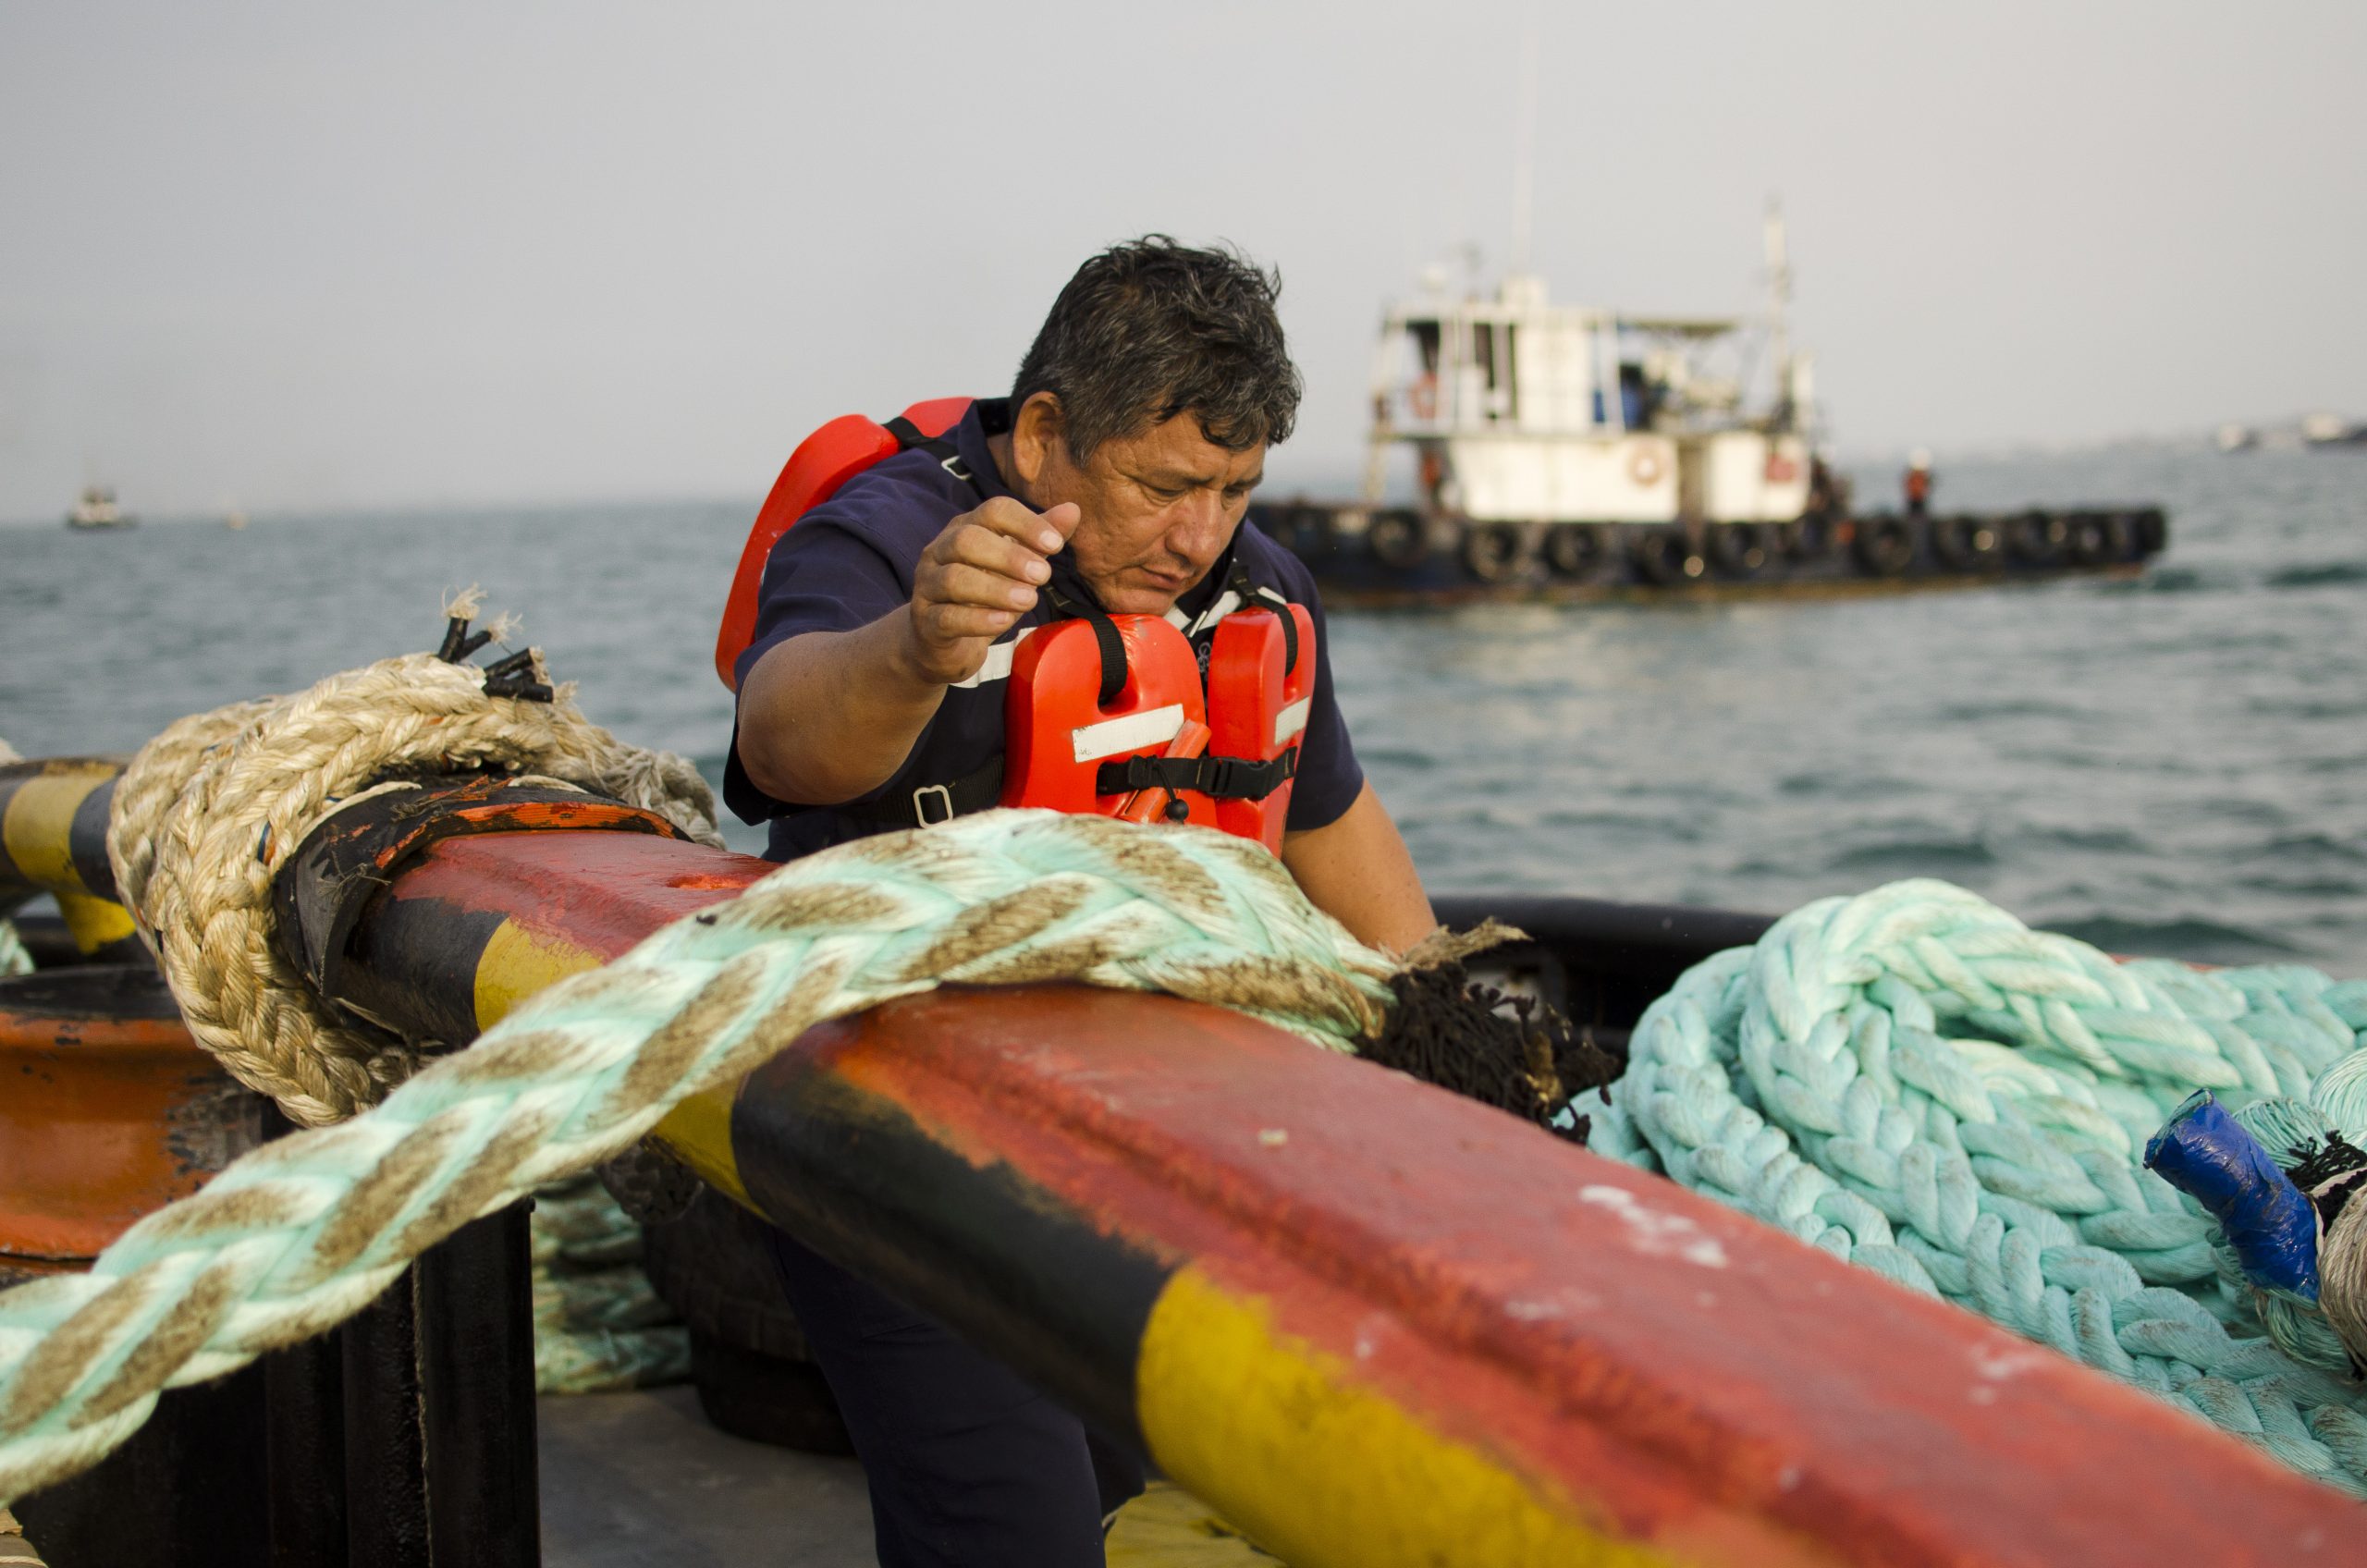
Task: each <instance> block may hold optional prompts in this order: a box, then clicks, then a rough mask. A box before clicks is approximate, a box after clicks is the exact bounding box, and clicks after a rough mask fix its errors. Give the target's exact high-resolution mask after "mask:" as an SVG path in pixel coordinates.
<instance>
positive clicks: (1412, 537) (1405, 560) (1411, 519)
mask: <svg viewBox="0 0 2367 1568" xmlns="http://www.w3.org/2000/svg"><path fill="white" fill-rule="evenodd" d="M1365 548H1366V549H1367V550H1368V551H1370V552H1371V553H1372V558H1373V559H1374V560H1376V561H1379V562H1380V564H1381V565H1383V566H1385V567H1388V568H1390V569H1391V570H1396V571H1404V570H1406V569H1408V568H1410V567H1417V566H1419V565H1421V564H1422V558H1423V557H1426V556H1428V555H1429V553H1430V540H1429V530H1428V529H1426V528H1425V527H1423V525H1422V520H1421V518H1420V517H1419V516H1417V514H1415V513H1413V512H1409V511H1388V512H1375V513H1373V516H1372V523H1371V526H1369V527H1368V528H1367V529H1366V530H1365Z"/></svg>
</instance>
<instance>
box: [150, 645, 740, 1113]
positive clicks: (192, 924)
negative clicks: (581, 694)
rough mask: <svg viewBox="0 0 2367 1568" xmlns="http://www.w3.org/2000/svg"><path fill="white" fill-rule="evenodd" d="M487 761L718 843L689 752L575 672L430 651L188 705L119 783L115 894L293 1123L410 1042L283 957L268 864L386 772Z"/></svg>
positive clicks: (361, 1084)
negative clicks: (552, 691) (219, 702)
mask: <svg viewBox="0 0 2367 1568" xmlns="http://www.w3.org/2000/svg"><path fill="white" fill-rule="evenodd" d="M458 607H459V608H460V609H462V610H468V609H472V608H473V605H472V604H466V605H463V606H458ZM535 673H536V675H537V676H538V677H539V676H540V674H541V668H540V659H539V655H537V657H536V668H535ZM487 766H494V767H500V768H505V769H515V770H523V771H526V772H531V773H537V774H547V775H550V776H552V777H553V778H558V779H560V780H563V781H565V782H567V783H570V784H573V785H576V786H578V787H580V788H584V789H589V790H596V791H599V792H601V793H603V794H610V795H614V796H615V797H616V798H618V799H619V800H622V801H624V802H626V803H627V804H630V805H635V806H641V807H644V808H647V809H651V810H655V811H657V812H659V813H661V814H662V815H665V816H666V817H667V819H668V820H669V821H671V822H673V823H674V824H675V825H676V826H678V827H681V828H683V829H684V830H685V831H686V832H688V833H689V834H690V835H691V836H692V837H693V838H695V839H699V840H700V841H701V842H703V843H707V844H719V843H720V839H717V836H716V832H715V803H714V799H713V797H712V795H711V794H710V793H709V792H708V790H707V787H706V784H705V780H703V779H702V778H699V775H698V770H697V769H696V768H694V767H693V766H691V764H689V763H688V762H686V761H684V760H683V759H682V758H681V757H678V756H673V755H671V754H668V753H653V752H645V751H643V750H641V749H639V748H637V747H633V746H628V745H626V744H624V743H623V742H621V741H619V740H617V738H616V737H615V736H613V735H611V734H609V733H608V731H607V730H606V729H601V728H600V727H599V726H598V725H596V724H594V723H592V722H591V721H590V720H589V719H587V718H585V717H583V712H582V710H581V709H579V708H578V707H577V706H576V705H575V701H574V690H573V688H572V687H571V686H561V687H559V688H558V691H557V693H556V700H554V701H552V702H548V703H535V702H527V701H523V700H520V699H516V698H509V697H489V696H487V695H486V694H485V692H484V671H483V670H480V669H478V668H474V667H473V666H470V665H464V664H448V663H446V662H444V661H443V660H442V659H439V658H437V657H435V655H431V654H409V655H403V656H401V657H399V658H390V659H384V660H381V661H380V662H378V663H376V664H374V665H369V666H366V667H364V668H361V669H355V670H348V671H346V672H344V673H342V674H339V675H333V676H331V677H329V678H328V679H327V680H323V681H321V682H320V683H319V684H317V685H315V686H313V687H312V688H311V689H310V690H309V691H305V692H299V693H297V694H295V695H293V696H287V697H267V698H263V699H259V700H257V701H253V702H247V703H239V704H232V705H230V706H228V707H225V708H219V709H216V710H215V711H214V712H212V713H206V714H198V715H195V716H193V717H189V718H185V719H182V720H180V721H179V722H178V723H177V724H174V725H173V726H171V727H170V728H169V729H166V730H165V731H164V733H162V734H160V735H158V736H157V737H156V738H155V739H154V740H153V741H149V742H148V744H147V745H145V746H143V747H141V749H140V753H139V754H138V755H137V756H135V757H134V758H132V761H131V766H129V768H127V769H126V770H125V772H124V775H123V778H122V779H121V781H120V782H119V783H118V784H117V787H116V793H115V803H114V815H113V817H112V820H111V821H110V822H109V824H108V828H107V858H108V860H109V861H110V863H112V864H113V867H114V870H115V877H116V888H117V895H118V896H119V897H120V898H121V899H122V900H123V902H124V904H125V906H126V907H127V908H129V910H130V911H131V912H132V915H133V918H134V919H135V920H136V921H137V922H138V923H139V926H140V931H141V937H143V939H145V940H146V941H147V943H148V945H149V946H150V947H151V948H152V949H154V951H155V953H156V958H157V962H158V963H159V965H160V966H161V967H162V968H163V970H164V972H165V976H166V979H167V980H168V981H170V982H171V984H172V987H173V995H174V996H175V997H176V998H178V1000H179V1002H180V1005H181V1011H182V1015H183V1017H184V1018H185V1019H186V1020H187V1021H188V1023H189V1027H190V1033H191V1034H192V1035H195V1036H196V1037H197V1039H198V1041H199V1043H200V1044H202V1046H204V1047H206V1049H208V1050H210V1051H212V1052H213V1053H214V1054H215V1056H216V1057H218V1058H220V1059H221V1060H222V1063H223V1065H224V1066H225V1067H226V1068H227V1069H228V1070H229V1072H231V1073H232V1074H233V1075H234V1076H236V1077H237V1078H238V1079H239V1082H241V1083H243V1084H247V1085H249V1086H250V1087H251V1088H254V1089H257V1090H260V1091H261V1092H263V1093H264V1094H267V1095H269V1096H272V1098H274V1099H275V1100H277V1101H278V1102H279V1104H280V1106H281V1108H282V1109H285V1110H286V1111H287V1112H288V1116H289V1117H290V1118H291V1119H293V1120H294V1121H298V1122H300V1123H301V1124H303V1125H305V1126H315V1127H316V1126H322V1125H325V1124H326V1123H328V1122H331V1121H337V1120H338V1119H340V1118H342V1117H346V1116H350V1115H351V1114H352V1113H353V1112H354V1111H355V1110H357V1109H360V1108H361V1107H362V1106H365V1105H369V1104H372V1103H373V1102H374V1101H376V1100H377V1099H379V1098H380V1097H382V1096H384V1095H385V1094H386V1091H387V1089H389V1088H391V1087H392V1086H393V1085H394V1084H399V1083H400V1082H401V1081H402V1080H403V1079H404V1078H405V1077H407V1076H409V1075H410V1073H411V1071H412V1070H413V1068H414V1066H415V1065H416V1062H415V1059H414V1054H413V1052H412V1050H411V1047H409V1046H407V1045H406V1044H405V1043H404V1042H402V1041H400V1040H398V1039H395V1038H393V1037H392V1036H389V1035H382V1034H378V1033H375V1032H372V1031H365V1030H363V1029H360V1028H357V1027H356V1026H354V1025H353V1024H352V1023H350V1022H348V1021H346V1020H343V1019H340V1018H338V1017H336V1016H334V1015H332V1014H330V1013H329V1012H328V1011H325V1009H323V1008H322V1007H321V1006H320V1005H319V1003H318V1002H317V1000H316V999H315V998H313V995H312V994H311V992H310V990H309V989H308V988H307V987H306V986H305V985H304V984H303V982H302V980H301V978H300V976H299V975H298V974H295V973H294V971H293V970H291V969H290V968H289V967H288V965H287V964H286V963H284V962H282V961H281V960H280V958H279V956H278V954H277V953H276V951H275V950H274V949H273V946H272V942H271V909H270V904H271V879H272V873H273V871H274V870H275V869H276V866H277V865H278V864H279V862H280V861H281V859H282V858H283V857H284V856H285V855H287V854H288V852H290V851H293V850H294V848H295V847H296V846H297V845H298V844H299V843H300V842H302V840H303V838H304V835H305V834H306V833H308V832H310V831H311V830H312V829H313V827H315V826H316V825H317V824H318V823H319V822H320V821H321V820H322V818H323V817H325V816H326V815H329V814H330V813H331V812H333V811H334V810H335V809H336V808H337V806H338V805H340V804H350V803H351V798H352V797H355V796H356V795H357V794H359V793H362V792H363V791H364V790H366V789H367V787H368V786H369V785H371V784H372V782H373V781H374V780H375V779H377V778H381V777H382V776H384V775H386V774H387V773H390V772H404V773H425V774H440V773H461V772H467V771H471V770H474V769H478V768H482V767H487Z"/></svg>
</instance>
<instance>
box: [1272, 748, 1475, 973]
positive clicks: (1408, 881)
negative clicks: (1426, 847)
mask: <svg viewBox="0 0 2367 1568" xmlns="http://www.w3.org/2000/svg"><path fill="white" fill-rule="evenodd" d="M1282 864H1284V865H1286V866H1288V867H1290V872H1291V876H1293V877H1294V878H1296V879H1297V882H1298V885H1299V890H1300V891H1301V892H1304V893H1305V894H1306V897H1307V900H1308V901H1309V902H1311V903H1313V904H1314V905H1315V907H1316V908H1318V909H1319V910H1321V911H1323V912H1324V913H1326V914H1329V915H1331V917H1332V918H1333V919H1335V920H1337V921H1339V922H1340V924H1341V925H1345V926H1346V927H1347V928H1348V929H1349V931H1351V932H1352V933H1354V934H1355V937H1356V939H1357V940H1359V941H1362V942H1367V943H1369V944H1371V945H1372V946H1374V947H1377V948H1386V949H1389V950H1390V951H1392V952H1396V953H1403V952H1404V951H1405V950H1406V949H1409V948H1411V947H1412V946H1413V945H1414V944H1415V943H1417V942H1418V941H1420V940H1421V939H1422V938H1423V937H1427V936H1429V934H1430V932H1431V930H1432V929H1433V928H1434V927H1436V925H1438V918H1437V916H1435V915H1433V914H1432V913H1430V900H1429V896H1428V895H1427V894H1425V893H1424V892H1423V891H1422V878H1421V876H1420V874H1419V873H1417V871H1416V870H1415V869H1414V857H1413V855H1412V854H1411V853H1409V852H1408V851H1406V848H1405V840H1404V839H1403V838H1402V837H1400V836H1399V834H1398V831H1397V824H1395V823H1394V822H1392V821H1391V820H1390V817H1389V812H1388V810H1387V808H1385V807H1384V806H1382V804H1381V803H1380V796H1379V795H1377V794H1375V793H1374V792H1373V788H1372V786H1371V785H1370V784H1369V783H1367V785H1366V786H1365V787H1364V789H1363V790H1362V791H1360V792H1359V793H1358V794H1357V796H1356V798H1355V802H1354V803H1353V804H1351V805H1350V806H1349V807H1348V809H1347V810H1346V811H1345V812H1344V813H1343V814H1342V815H1341V816H1340V818H1339V820H1338V821H1336V822H1333V823H1331V824H1330V825H1328V826H1326V827H1317V828H1313V829H1310V830H1308V831H1306V832H1302V833H1292V834H1288V835H1286V836H1285V837H1284V838H1283V839H1282Z"/></svg>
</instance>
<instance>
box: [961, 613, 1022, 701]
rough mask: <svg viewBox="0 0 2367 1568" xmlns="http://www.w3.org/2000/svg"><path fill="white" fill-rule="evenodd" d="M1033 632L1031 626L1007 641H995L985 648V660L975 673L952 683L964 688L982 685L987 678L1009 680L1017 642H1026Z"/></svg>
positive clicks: (1017, 649)
mask: <svg viewBox="0 0 2367 1568" xmlns="http://www.w3.org/2000/svg"><path fill="white" fill-rule="evenodd" d="M1035 634H1036V628H1034V627H1032V626H1031V627H1029V628H1027V630H1025V631H1022V632H1021V633H1020V634H1019V635H1018V636H1016V637H1013V638H1012V640H1011V641H1010V642H1008V643H996V644H995V645H994V646H993V647H991V648H988V649H987V662H986V663H984V664H982V665H980V666H979V667H978V673H977V674H975V675H974V676H972V677H970V679H968V680H957V681H955V682H954V683H953V684H954V685H955V686H956V687H962V688H966V687H972V686H984V685H985V684H986V683H987V681H989V680H1010V679H1011V661H1012V658H1013V657H1014V656H1015V655H1017V654H1018V652H1019V644H1021V643H1024V642H1026V641H1027V639H1028V638H1030V637H1033V636H1034V635H1035Z"/></svg>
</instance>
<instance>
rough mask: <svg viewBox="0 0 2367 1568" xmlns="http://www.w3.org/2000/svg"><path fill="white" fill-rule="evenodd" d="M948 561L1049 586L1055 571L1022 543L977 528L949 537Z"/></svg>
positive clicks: (962, 530) (971, 527) (974, 525)
mask: <svg viewBox="0 0 2367 1568" xmlns="http://www.w3.org/2000/svg"><path fill="white" fill-rule="evenodd" d="M943 553H944V557H945V558H946V559H947V560H948V561H958V562H961V563H962V564H963V565H964V566H974V567H976V568H977V569H979V570H981V571H991V572H996V573H999V574H1000V575H1001V576H1003V577H1007V578H1014V579H1017V580H1018V581H1020V582H1049V580H1050V579H1051V575H1052V569H1051V568H1050V567H1049V566H1048V565H1046V564H1045V562H1044V557H1042V556H1041V555H1039V554H1037V553H1036V551H1035V550H1034V549H1032V548H1030V547H1029V546H1028V545H1023V544H1021V543H1020V542H1019V541H1018V540H1016V539H1012V538H1009V537H1007V536H1005V535H1003V534H1000V533H996V532H995V531H994V530H993V529H991V528H982V527H979V526H978V525H976V524H975V523H974V524H972V525H970V526H969V527H966V528H963V529H959V530H956V531H955V532H954V533H951V534H950V535H948V536H947V539H946V542H945V550H944V552H943Z"/></svg>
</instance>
